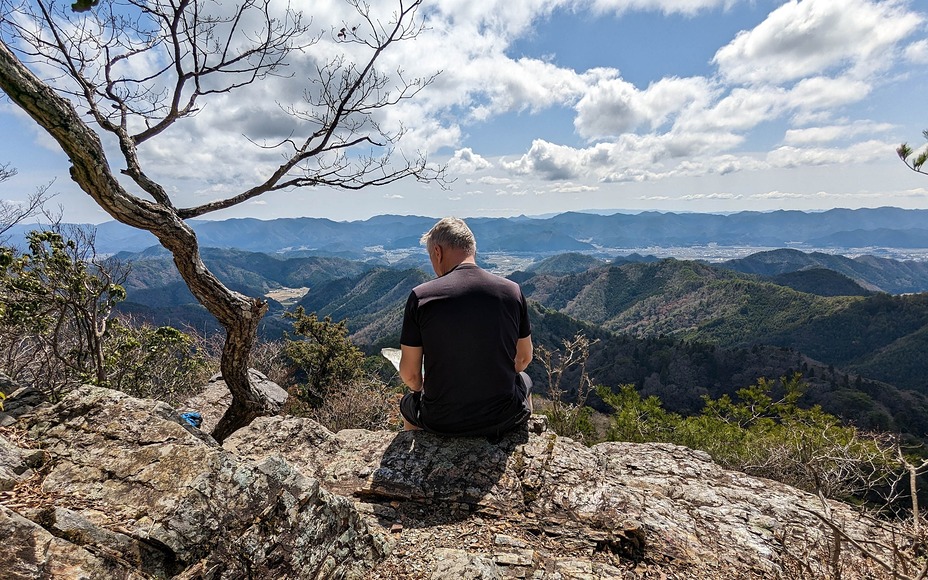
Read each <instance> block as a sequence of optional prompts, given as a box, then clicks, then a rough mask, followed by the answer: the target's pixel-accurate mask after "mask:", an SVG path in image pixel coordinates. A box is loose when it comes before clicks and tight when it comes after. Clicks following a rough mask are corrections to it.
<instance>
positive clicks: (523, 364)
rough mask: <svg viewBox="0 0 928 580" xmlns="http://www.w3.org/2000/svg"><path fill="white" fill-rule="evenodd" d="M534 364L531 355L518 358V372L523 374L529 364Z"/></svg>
mask: <svg viewBox="0 0 928 580" xmlns="http://www.w3.org/2000/svg"><path fill="white" fill-rule="evenodd" d="M531 362H532V355H531V353H529V354H528V355H527V356H519V357H516V372H517V373H521V372H522V371H524V370H525V369H527V368H528V365H529V363H531Z"/></svg>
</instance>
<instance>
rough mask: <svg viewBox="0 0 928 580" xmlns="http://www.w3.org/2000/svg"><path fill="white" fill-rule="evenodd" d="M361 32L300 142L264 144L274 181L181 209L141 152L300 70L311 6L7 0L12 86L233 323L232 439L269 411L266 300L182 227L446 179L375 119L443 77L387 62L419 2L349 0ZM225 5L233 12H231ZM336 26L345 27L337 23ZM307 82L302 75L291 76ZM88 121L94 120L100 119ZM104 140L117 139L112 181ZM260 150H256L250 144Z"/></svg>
mask: <svg viewBox="0 0 928 580" xmlns="http://www.w3.org/2000/svg"><path fill="white" fill-rule="evenodd" d="M346 1H347V2H348V4H349V5H351V6H352V7H353V8H354V10H355V11H356V13H357V17H358V21H359V22H360V24H359V25H356V26H352V25H349V24H348V23H345V25H344V26H343V27H341V28H340V29H339V30H337V31H336V30H335V28H333V29H332V36H333V38H332V40H333V41H335V42H337V43H342V45H343V47H345V48H351V49H353V50H354V51H355V52H358V50H359V49H364V51H365V52H364V54H365V56H364V57H363V58H361V59H359V61H358V62H354V61H352V60H350V59H348V58H347V57H333V58H329V59H328V60H327V61H325V62H323V63H322V64H319V65H317V66H316V68H315V76H314V77H313V78H312V79H310V81H309V84H308V86H306V87H305V91H304V95H305V96H304V101H305V102H303V104H302V105H300V106H295V105H294V106H290V107H287V108H286V109H285V110H287V111H288V112H289V113H290V115H291V119H292V120H293V126H294V127H295V129H294V130H295V131H296V130H300V131H302V134H301V135H296V134H294V135H292V136H291V137H290V138H287V139H284V140H282V141H281V142H279V143H277V144H275V145H272V146H268V145H262V146H261V147H263V148H273V149H274V150H275V151H276V152H279V153H280V154H281V160H282V161H281V162H280V164H279V165H278V166H277V167H275V168H273V169H272V170H271V171H269V174H268V175H267V176H266V178H265V179H264V180H263V181H261V182H260V183H257V184H255V185H253V186H251V187H248V188H247V189H243V190H242V191H240V192H238V193H236V194H234V195H230V196H228V197H226V198H225V199H221V200H217V201H212V202H209V203H206V204H203V205H197V206H190V207H178V206H176V205H175V202H174V200H172V198H171V196H170V195H169V193H168V190H167V188H165V187H164V186H163V185H162V184H159V183H158V182H156V181H155V179H153V178H152V176H151V172H150V171H146V169H145V168H144V167H143V163H142V158H141V157H140V155H139V148H140V147H142V146H143V145H145V144H146V143H148V142H149V141H151V140H153V139H154V138H156V137H158V136H159V135H162V134H164V133H165V131H166V130H167V129H169V128H170V127H172V126H174V125H176V124H177V123H179V122H181V121H182V120H184V119H186V118H188V117H190V116H192V115H194V114H196V113H197V112H198V111H199V110H200V109H201V107H202V104H203V102H205V101H207V100H208V99H209V98H210V97H214V96H217V95H222V94H226V93H230V92H233V91H236V90H238V89H241V88H242V87H245V86H248V85H252V84H254V83H256V82H259V81H263V80H265V79H268V78H270V77H272V76H275V75H278V76H279V75H283V74H284V72H285V71H286V70H287V69H286V68H285V67H286V66H287V65H288V58H289V57H291V56H294V55H296V54H300V55H302V54H304V53H305V51H306V49H309V48H311V47H313V46H314V45H316V44H317V43H318V41H319V40H320V38H321V37H320V36H319V35H315V36H313V35H311V34H310V33H309V25H308V24H307V23H306V22H304V20H303V18H302V16H301V14H300V13H298V12H294V11H292V10H290V9H289V8H279V7H278V5H277V4H278V3H276V2H274V0H239V3H238V4H236V5H235V8H234V10H230V9H229V6H230V5H229V4H228V3H226V4H224V5H223V4H222V3H213V2H209V1H207V0H172V1H170V2H169V1H166V0H109V1H105V0H104V1H103V2H99V3H97V2H82V3H79V4H80V6H79V8H80V10H81V12H80V13H76V12H75V11H74V10H73V9H72V6H71V0H65V1H64V2H61V1H60V0H0V89H2V90H3V91H4V92H5V93H6V94H7V95H8V96H9V98H10V99H11V100H12V101H13V102H14V103H15V104H16V105H18V106H19V107H21V108H22V109H23V110H24V111H25V112H26V113H27V114H28V115H30V116H31V117H32V119H33V120H35V122H36V123H37V124H38V125H39V126H40V127H42V128H43V129H44V130H45V131H47V132H48V134H49V135H51V136H52V137H53V138H54V139H55V140H56V141H57V142H58V144H59V146H60V147H61V149H62V150H63V151H64V152H65V153H66V154H67V155H68V157H69V158H70V161H71V168H70V173H71V178H72V179H73V180H74V181H75V182H76V183H77V184H78V185H79V186H80V187H81V189H82V190H83V191H84V192H86V193H87V194H88V195H90V196H91V197H92V198H93V199H94V201H95V202H96V203H97V204H99V205H100V207H102V208H103V209H104V210H105V211H106V212H107V213H108V214H109V215H111V216H112V217H113V218H115V219H116V220H118V221H120V222H123V223H125V224H128V225H130V226H134V227H137V228H141V229H144V230H148V231H150V232H151V233H153V234H154V235H155V236H156V237H157V238H158V240H159V241H160V243H161V244H162V245H163V246H164V247H165V248H167V249H168V250H170V251H171V253H172V254H173V256H174V263H175V264H176V266H177V268H178V270H179V271H180V274H181V276H182V277H183V279H184V281H185V282H186V283H187V285H188V286H189V287H190V290H191V292H192V293H193V295H194V296H196V298H197V299H198V300H199V301H200V302H201V303H202V304H203V305H204V306H205V307H206V308H207V309H208V310H209V311H210V312H211V313H212V314H213V315H214V316H215V317H216V318H217V319H218V320H219V322H220V323H221V324H222V326H223V327H224V328H225V330H226V340H225V343H224V346H223V352H222V360H221V371H222V375H223V378H224V379H225V381H226V383H227V384H228V386H229V388H230V390H231V391H232V395H233V402H232V405H231V406H230V408H229V410H228V411H227V412H226V414H225V416H223V418H222V419H221V420H220V422H219V424H218V425H217V427H216V429H215V430H214V432H213V435H214V437H216V439H218V440H220V441H221V440H223V439H225V437H227V436H228V435H229V434H231V433H232V432H234V431H235V430H236V429H238V428H240V427H242V426H244V425H247V424H248V423H249V422H251V420H253V419H254V418H255V417H257V416H259V415H262V414H266V413H268V412H271V411H272V410H273V409H272V408H271V407H270V406H269V403H268V402H267V400H266V399H265V398H264V397H263V396H261V394H260V393H258V392H257V391H256V390H255V389H254V388H252V385H251V384H250V382H249V378H248V372H247V366H248V359H249V353H250V351H251V348H252V346H253V344H254V342H255V340H256V333H257V327H258V322H259V320H260V319H261V317H262V316H263V315H264V313H265V311H266V310H267V305H266V303H265V302H264V301H262V300H260V299H257V298H252V297H247V296H243V295H241V294H239V293H236V292H233V291H230V290H229V289H228V288H226V287H225V286H224V285H223V284H222V283H221V282H220V281H219V280H218V279H217V278H216V276H214V275H213V274H212V272H210V271H209V270H208V269H207V268H206V267H205V266H204V264H203V261H202V260H201V257H200V252H199V247H198V244H197V238H196V236H195V234H194V232H193V230H192V229H191V227H190V226H189V225H188V224H187V223H186V222H185V221H184V220H187V219H190V218H196V217H199V216H202V215H204V214H207V213H208V212H212V211H216V210H220V209H224V208H229V207H232V206H234V205H237V204H240V203H242V202H244V201H247V200H250V199H253V198H255V197H257V196H259V195H262V194H264V193H267V192H271V191H279V190H287V189H291V188H298V187H307V186H329V187H334V188H340V189H345V190H352V189H361V188H365V187H370V186H378V185H384V184H388V183H391V182H394V181H397V180H399V179H403V178H406V177H414V178H417V179H420V180H438V181H439V182H443V177H444V176H443V171H442V170H441V169H440V168H439V169H435V168H433V167H431V166H430V165H428V164H427V161H426V159H425V157H424V156H423V155H419V156H416V157H415V158H412V159H409V158H405V157H403V158H401V159H398V158H397V157H398V156H397V155H394V150H393V147H394V145H395V144H396V143H397V141H398V139H400V138H401V137H402V135H403V130H402V129H399V130H397V131H390V130H388V129H385V128H384V127H383V126H382V125H381V124H380V123H379V121H378V113H379V112H380V111H381V110H382V109H384V108H388V107H391V106H393V105H396V104H398V103H400V102H401V101H403V100H406V99H409V98H411V97H413V96H415V95H416V94H417V93H418V92H419V91H421V90H422V89H423V88H424V87H426V86H427V85H429V84H430V83H431V82H432V80H433V79H434V76H432V77H425V78H414V79H407V78H406V77H405V76H404V75H403V73H402V71H397V72H396V74H395V75H394V76H393V77H392V78H391V77H390V76H387V75H385V74H383V73H382V72H380V71H379V70H378V68H377V66H376V65H377V64H378V62H379V61H380V60H381V58H382V55H383V54H384V52H385V51H387V50H388V49H389V48H390V47H391V46H392V45H393V44H395V43H398V42H402V41H406V40H411V39H414V38H416V37H417V36H418V35H419V34H420V32H421V31H422V28H421V24H420V23H419V22H418V20H417V11H418V9H419V6H420V3H421V0H397V2H398V7H397V8H396V11H395V12H394V13H393V15H392V18H391V20H390V21H388V22H384V21H381V20H379V19H378V18H377V17H376V16H375V15H373V14H372V13H371V10H370V7H369V6H368V5H367V4H365V3H364V2H363V1H362V0H346ZM219 11H221V12H219ZM336 28H337V27H336ZM294 82H299V81H298V79H296V78H294ZM88 119H89V120H88ZM103 138H106V139H110V140H115V143H117V144H118V153H117V154H115V155H113V156H112V157H114V158H116V160H118V162H119V163H120V164H124V167H123V168H122V169H121V170H120V172H121V173H122V175H124V176H126V177H127V178H128V179H129V181H130V184H131V186H132V187H133V188H135V189H138V190H140V191H141V192H144V193H143V194H142V195H137V194H135V193H133V192H131V191H130V189H129V187H127V186H124V185H123V183H122V182H121V181H120V178H119V176H118V175H116V174H114V172H113V165H112V163H111V155H110V154H109V153H108V151H107V150H106V148H105V147H104V145H103ZM252 143H254V144H255V145H257V142H256V141H252Z"/></svg>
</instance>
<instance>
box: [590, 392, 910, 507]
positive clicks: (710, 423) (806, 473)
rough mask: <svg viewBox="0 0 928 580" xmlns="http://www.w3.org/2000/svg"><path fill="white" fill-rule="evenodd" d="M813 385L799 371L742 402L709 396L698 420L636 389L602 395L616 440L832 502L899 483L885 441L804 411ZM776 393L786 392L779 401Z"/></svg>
mask: <svg viewBox="0 0 928 580" xmlns="http://www.w3.org/2000/svg"><path fill="white" fill-rule="evenodd" d="M806 387H807V385H806V384H805V383H803V382H802V380H801V376H800V375H798V374H797V375H794V376H792V377H782V378H781V379H780V381H778V382H777V381H769V380H767V379H763V378H761V379H759V380H758V381H757V383H755V384H754V385H751V386H749V387H746V388H744V389H741V390H739V391H738V393H737V400H733V399H732V398H730V397H728V396H727V395H726V396H723V397H720V398H719V399H710V398H708V397H706V398H705V408H704V409H703V411H702V413H700V414H699V415H696V416H692V417H682V416H680V415H677V414H675V413H670V412H667V411H666V410H664V409H663V408H662V406H661V402H660V400H659V399H657V398H656V397H648V398H647V399H642V398H641V396H640V395H639V394H638V392H637V391H636V390H635V389H634V388H633V387H632V386H630V385H625V386H623V387H621V388H620V389H619V391H618V392H616V393H613V392H611V391H609V390H608V389H605V388H603V387H600V388H599V389H598V390H597V393H598V394H599V395H600V397H601V398H602V399H603V400H604V401H605V402H606V403H607V404H608V405H609V406H611V407H612V408H613V409H614V410H615V412H614V413H613V415H612V416H611V418H610V426H609V429H608V432H607V438H608V439H609V440H613V441H633V442H665V443H674V444H677V445H684V446H686V447H690V448H693V449H700V450H702V451H705V452H707V453H709V455H711V456H712V459H713V460H714V461H715V462H716V463H718V464H719V465H721V466H723V467H726V468H728V469H735V470H739V471H744V472H746V473H749V474H752V475H756V476H760V477H766V478H769V479H775V480H778V481H781V482H784V483H787V484H789V485H792V486H795V487H798V488H800V489H804V490H807V491H810V492H815V493H821V494H823V495H824V496H826V497H832V498H841V499H850V498H860V497H863V496H864V495H865V494H867V493H868V492H871V491H873V490H874V489H877V488H879V487H880V486H882V485H885V484H888V483H890V482H893V481H896V480H898V477H899V463H898V461H897V459H896V457H895V456H894V454H893V453H892V452H891V450H890V449H889V447H888V446H887V445H884V444H883V443H884V442H883V441H882V439H881V438H880V437H879V436H877V435H873V434H866V433H861V432H859V431H858V430H857V429H856V428H855V427H853V426H846V425H842V424H841V422H840V421H839V420H838V419H837V418H836V417H834V416H832V415H829V414H828V413H825V412H824V411H822V410H821V408H820V407H818V406H815V407H812V408H810V409H803V408H801V407H799V406H798V401H799V400H800V399H801V397H802V395H803V393H804V392H805V389H806ZM774 392H780V393H782V394H781V396H779V397H778V398H774V396H773V393H774Z"/></svg>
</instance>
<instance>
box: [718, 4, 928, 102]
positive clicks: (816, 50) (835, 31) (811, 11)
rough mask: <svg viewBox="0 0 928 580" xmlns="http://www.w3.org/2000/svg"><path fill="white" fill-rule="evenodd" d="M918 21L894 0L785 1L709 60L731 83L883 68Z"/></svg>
mask: <svg viewBox="0 0 928 580" xmlns="http://www.w3.org/2000/svg"><path fill="white" fill-rule="evenodd" d="M921 20H922V18H921V16H919V15H918V14H917V13H915V12H911V11H908V10H907V9H906V3H903V2H897V1H887V2H875V1H872V0H843V1H841V2H837V1H835V0H803V1H801V2H800V1H797V0H790V1H788V2H785V3H784V4H783V5H782V6H780V7H779V8H777V9H776V10H774V11H773V12H771V13H770V15H769V16H768V17H767V19H766V20H765V21H764V22H762V23H761V24H759V25H757V26H756V27H755V28H754V29H753V30H750V31H742V32H740V33H739V34H738V35H737V36H736V37H735V39H734V40H733V41H732V42H731V43H729V44H728V45H727V46H724V47H722V48H721V49H719V51H718V52H716V54H715V57H714V59H713V62H714V63H715V64H717V65H718V67H719V72H720V73H721V75H722V77H723V78H725V79H727V80H728V81H730V82H735V83H751V84H754V83H766V82H772V83H783V82H788V81H793V80H796V79H800V78H802V77H805V76H809V75H817V74H822V73H825V72H827V71H831V70H834V69H835V68H842V69H847V70H850V71H858V72H861V71H862V72H867V71H870V70H872V69H873V68H874V67H878V68H885V67H888V66H889V65H890V64H891V61H892V57H891V54H892V52H893V50H894V48H895V47H896V45H897V44H898V43H899V42H901V41H902V40H903V39H904V38H906V37H907V36H908V35H909V34H911V33H912V32H913V31H915V29H916V28H917V27H918V26H919V24H920V23H921Z"/></svg>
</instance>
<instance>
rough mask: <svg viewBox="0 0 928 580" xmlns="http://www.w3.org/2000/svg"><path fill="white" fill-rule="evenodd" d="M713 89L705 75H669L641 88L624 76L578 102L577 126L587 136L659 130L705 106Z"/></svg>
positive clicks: (603, 83) (604, 82)
mask: <svg viewBox="0 0 928 580" xmlns="http://www.w3.org/2000/svg"><path fill="white" fill-rule="evenodd" d="M712 92H713V91H712V89H711V87H710V86H709V83H708V81H706V80H705V79H703V78H699V77H695V78H686V79H681V78H666V79H661V80H659V81H657V82H656V83H652V84H651V85H650V86H649V87H648V88H647V89H646V90H644V91H639V90H638V89H636V88H635V86H634V85H632V84H631V83H629V82H627V81H624V80H622V79H620V78H609V79H604V80H602V81H600V82H599V83H597V84H596V85H593V86H592V87H590V88H589V90H588V91H587V92H586V94H585V95H584V96H583V98H581V99H580V101H579V102H578V103H577V105H576V110H577V117H576V118H575V119H574V127H575V128H576V130H577V133H578V134H579V135H580V136H582V137H585V138H587V139H600V138H605V137H616V136H618V135H621V134H622V133H626V132H630V131H634V130H636V129H638V128H639V127H641V126H646V127H647V128H648V129H651V130H653V129H656V128H657V127H659V126H661V125H663V124H664V123H666V122H667V121H668V119H669V118H672V117H675V116H676V115H678V114H680V113H681V112H682V111H684V110H686V109H687V108H690V107H694V106H696V105H698V106H699V107H700V108H702V107H705V105H706V103H708V102H709V99H710V96H711V94H712Z"/></svg>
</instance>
